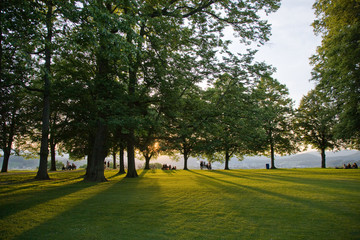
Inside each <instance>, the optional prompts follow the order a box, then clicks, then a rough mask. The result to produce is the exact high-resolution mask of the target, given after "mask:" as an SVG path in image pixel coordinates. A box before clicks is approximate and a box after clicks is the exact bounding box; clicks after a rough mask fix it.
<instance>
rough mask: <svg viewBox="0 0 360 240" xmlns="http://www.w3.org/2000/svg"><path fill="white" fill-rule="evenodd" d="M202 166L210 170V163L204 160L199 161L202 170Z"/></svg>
mask: <svg viewBox="0 0 360 240" xmlns="http://www.w3.org/2000/svg"><path fill="white" fill-rule="evenodd" d="M203 168H207V169H208V170H211V163H210V162H208V163H206V162H204V161H200V169H201V170H203Z"/></svg>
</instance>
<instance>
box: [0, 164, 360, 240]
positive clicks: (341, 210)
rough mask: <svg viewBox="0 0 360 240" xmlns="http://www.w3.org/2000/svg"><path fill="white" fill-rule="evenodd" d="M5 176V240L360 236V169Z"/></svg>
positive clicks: (1, 188) (1, 191)
mask: <svg viewBox="0 0 360 240" xmlns="http://www.w3.org/2000/svg"><path fill="white" fill-rule="evenodd" d="M83 174H84V172H83V171H78V172H58V173H50V177H51V180H49V181H35V180H33V178H34V176H35V173H8V174H0V239H37V240H38V239H273V240H275V239H307V240H308V239H317V240H318V239H326V240H329V239H336V240H339V239H344V240H345V239H346V240H348V239H360V170H357V169H356V170H352V169H344V170H341V169H281V170H230V171H205V170H204V171H200V170H192V171H183V170H178V171H162V170H148V171H142V170H140V171H139V175H140V176H139V178H136V179H127V178H124V175H117V172H116V171H106V177H107V178H108V180H109V181H108V182H105V183H89V182H83V181H82V177H81V175H83Z"/></svg>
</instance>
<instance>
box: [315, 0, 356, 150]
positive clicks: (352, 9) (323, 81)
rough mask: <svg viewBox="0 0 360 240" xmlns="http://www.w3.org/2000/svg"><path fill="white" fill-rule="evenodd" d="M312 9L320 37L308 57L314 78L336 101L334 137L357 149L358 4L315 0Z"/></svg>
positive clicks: (341, 0) (350, 0) (336, 0)
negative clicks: (336, 122) (313, 50)
mask: <svg viewBox="0 0 360 240" xmlns="http://www.w3.org/2000/svg"><path fill="white" fill-rule="evenodd" d="M313 8H314V9H315V14H316V19H315V21H314V23H313V27H314V31H315V33H316V34H319V35H321V36H322V42H321V46H319V47H318V48H317V54H315V55H314V56H313V57H312V58H311V63H312V65H313V66H314V68H313V72H312V75H313V79H314V80H315V81H316V82H317V83H318V84H319V85H320V86H321V88H323V89H324V90H326V91H327V94H328V95H330V96H331V97H332V100H333V101H334V102H335V103H336V106H337V111H338V112H339V122H338V124H337V126H336V128H335V135H336V137H337V138H340V139H342V140H344V141H347V142H348V143H349V145H350V147H353V148H355V149H360V108H359V106H360V81H359V78H360V68H359V62H360V45H359V41H360V34H359V33H360V14H359V11H360V10H359V9H360V3H359V1H357V0H334V1H327V0H317V1H316V2H315V3H314V5H313Z"/></svg>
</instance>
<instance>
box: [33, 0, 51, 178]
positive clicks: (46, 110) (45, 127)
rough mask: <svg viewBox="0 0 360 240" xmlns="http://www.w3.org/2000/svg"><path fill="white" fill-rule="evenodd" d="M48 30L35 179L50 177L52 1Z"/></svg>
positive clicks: (48, 11) (47, 3) (48, 17)
mask: <svg viewBox="0 0 360 240" xmlns="http://www.w3.org/2000/svg"><path fill="white" fill-rule="evenodd" d="M46 6H47V13H46V30H47V35H46V37H45V69H44V70H45V74H44V77H43V80H44V98H43V104H44V106H43V113H42V129H41V147H40V162H39V170H38V172H37V174H36V177H35V179H38V180H47V179H50V178H49V175H48V173H47V158H48V155H49V144H48V141H49V140H48V138H49V123H50V75H51V69H50V66H51V39H52V30H53V23H52V16H53V12H52V10H53V4H52V1H51V0H49V1H46Z"/></svg>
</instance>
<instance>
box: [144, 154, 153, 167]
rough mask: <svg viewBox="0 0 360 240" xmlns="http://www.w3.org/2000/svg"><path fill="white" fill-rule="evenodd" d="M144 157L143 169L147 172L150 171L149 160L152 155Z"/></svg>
mask: <svg viewBox="0 0 360 240" xmlns="http://www.w3.org/2000/svg"><path fill="white" fill-rule="evenodd" d="M144 157H145V168H144V169H147V170H149V169H150V159H151V157H152V155H151V154H146V156H144Z"/></svg>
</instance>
